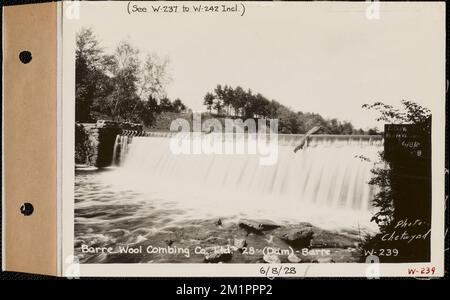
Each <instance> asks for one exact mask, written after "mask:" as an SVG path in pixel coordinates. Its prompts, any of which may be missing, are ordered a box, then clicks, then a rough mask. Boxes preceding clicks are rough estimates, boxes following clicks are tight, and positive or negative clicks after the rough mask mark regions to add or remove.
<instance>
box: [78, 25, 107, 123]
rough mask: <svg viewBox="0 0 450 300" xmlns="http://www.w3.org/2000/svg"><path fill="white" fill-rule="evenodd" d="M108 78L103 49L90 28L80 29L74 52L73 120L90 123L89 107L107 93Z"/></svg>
mask: <svg viewBox="0 0 450 300" xmlns="http://www.w3.org/2000/svg"><path fill="white" fill-rule="evenodd" d="M108 79H109V78H108V77H107V76H106V75H104V57H103V49H102V48H101V47H100V45H99V42H98V39H97V37H96V36H95V34H94V32H93V31H92V29H90V28H82V29H81V30H80V31H79V32H78V33H77V35H76V50H75V120H76V121H78V122H91V121H92V117H91V107H92V105H93V103H94V101H95V99H96V98H98V97H101V96H105V94H106V93H107V91H108Z"/></svg>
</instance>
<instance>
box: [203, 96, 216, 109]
mask: <svg viewBox="0 0 450 300" xmlns="http://www.w3.org/2000/svg"><path fill="white" fill-rule="evenodd" d="M203 104H204V105H206V109H207V110H208V112H211V109H212V107H213V105H214V95H213V94H211V93H206V95H205V98H203Z"/></svg>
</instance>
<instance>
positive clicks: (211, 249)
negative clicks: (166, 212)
mask: <svg viewBox="0 0 450 300" xmlns="http://www.w3.org/2000/svg"><path fill="white" fill-rule="evenodd" d="M102 235H103V236H104V239H103V241H108V243H106V244H105V243H102V239H99V238H98V237H99V236H100V235H97V239H92V238H90V237H92V236H90V235H87V236H85V237H83V236H78V239H77V240H76V241H75V255H76V256H77V257H78V259H79V261H80V262H81V263H349V262H362V254H361V252H360V250H359V245H360V242H361V237H360V235H361V234H360V233H359V232H357V231H354V230H345V231H328V230H322V229H320V228H318V227H315V226H313V225H311V224H309V223H298V224H291V225H284V226H281V225H278V224H276V223H273V222H271V221H268V220H247V219H246V220H239V221H238V222H231V221H222V220H220V219H214V220H202V221H201V220H197V221H191V222H189V224H185V225H183V226H172V227H167V228H164V229H161V230H158V231H154V230H150V229H148V230H146V229H144V228H139V229H137V230H134V231H133V232H129V231H127V230H123V229H122V230H109V231H107V232H104V233H102ZM131 236H132V237H133V239H130V237H131Z"/></svg>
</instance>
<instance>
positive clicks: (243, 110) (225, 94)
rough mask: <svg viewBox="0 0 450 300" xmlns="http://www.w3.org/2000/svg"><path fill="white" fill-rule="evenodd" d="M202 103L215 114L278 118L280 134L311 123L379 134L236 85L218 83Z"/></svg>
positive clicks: (337, 131) (336, 129)
mask: <svg viewBox="0 0 450 300" xmlns="http://www.w3.org/2000/svg"><path fill="white" fill-rule="evenodd" d="M203 104H204V105H205V106H206V108H207V110H208V111H209V112H210V113H213V112H214V113H215V114H216V115H218V116H224V117H225V116H226V117H240V118H245V119H248V118H268V119H278V129H279V132H280V133H283V134H301V133H305V132H307V131H308V130H309V129H311V128H312V127H314V126H320V127H321V128H323V130H324V131H325V132H326V133H328V134H379V132H378V131H377V129H375V128H374V129H369V130H368V131H367V132H366V131H364V130H362V129H356V128H354V126H353V125H352V124H351V123H350V122H347V121H339V120H337V119H335V118H333V119H325V118H323V117H322V116H321V115H319V114H316V113H309V112H306V113H304V112H301V111H298V112H295V111H293V110H292V109H290V108H289V107H286V106H285V105H283V104H281V103H279V102H277V101H275V100H269V99H267V98H266V97H265V96H263V95H262V94H260V93H254V92H253V91H252V90H250V89H247V90H244V89H243V88H242V87H240V86H238V87H235V88H233V87H231V86H228V85H224V86H222V85H220V84H218V85H217V86H216V87H215V88H214V90H213V91H211V92H208V93H207V94H206V95H205V97H204V99H203Z"/></svg>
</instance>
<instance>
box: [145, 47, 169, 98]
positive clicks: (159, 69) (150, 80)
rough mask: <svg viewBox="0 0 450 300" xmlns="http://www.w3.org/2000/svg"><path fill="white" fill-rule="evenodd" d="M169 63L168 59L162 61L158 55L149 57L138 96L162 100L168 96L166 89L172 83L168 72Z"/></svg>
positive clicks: (149, 55) (153, 54) (154, 54)
mask: <svg viewBox="0 0 450 300" xmlns="http://www.w3.org/2000/svg"><path fill="white" fill-rule="evenodd" d="M169 63H170V60H169V59H168V58H167V57H166V58H164V59H161V58H160V57H159V56H158V55H157V54H156V53H152V54H148V55H147V57H146V60H145V62H144V66H143V68H142V72H141V76H140V77H139V85H138V94H139V97H140V98H141V99H143V100H145V99H148V98H149V97H152V98H155V99H162V98H164V97H166V96H167V93H166V87H167V85H168V84H169V83H170V82H171V81H172V77H171V76H170V74H169V72H168V66H169Z"/></svg>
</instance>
